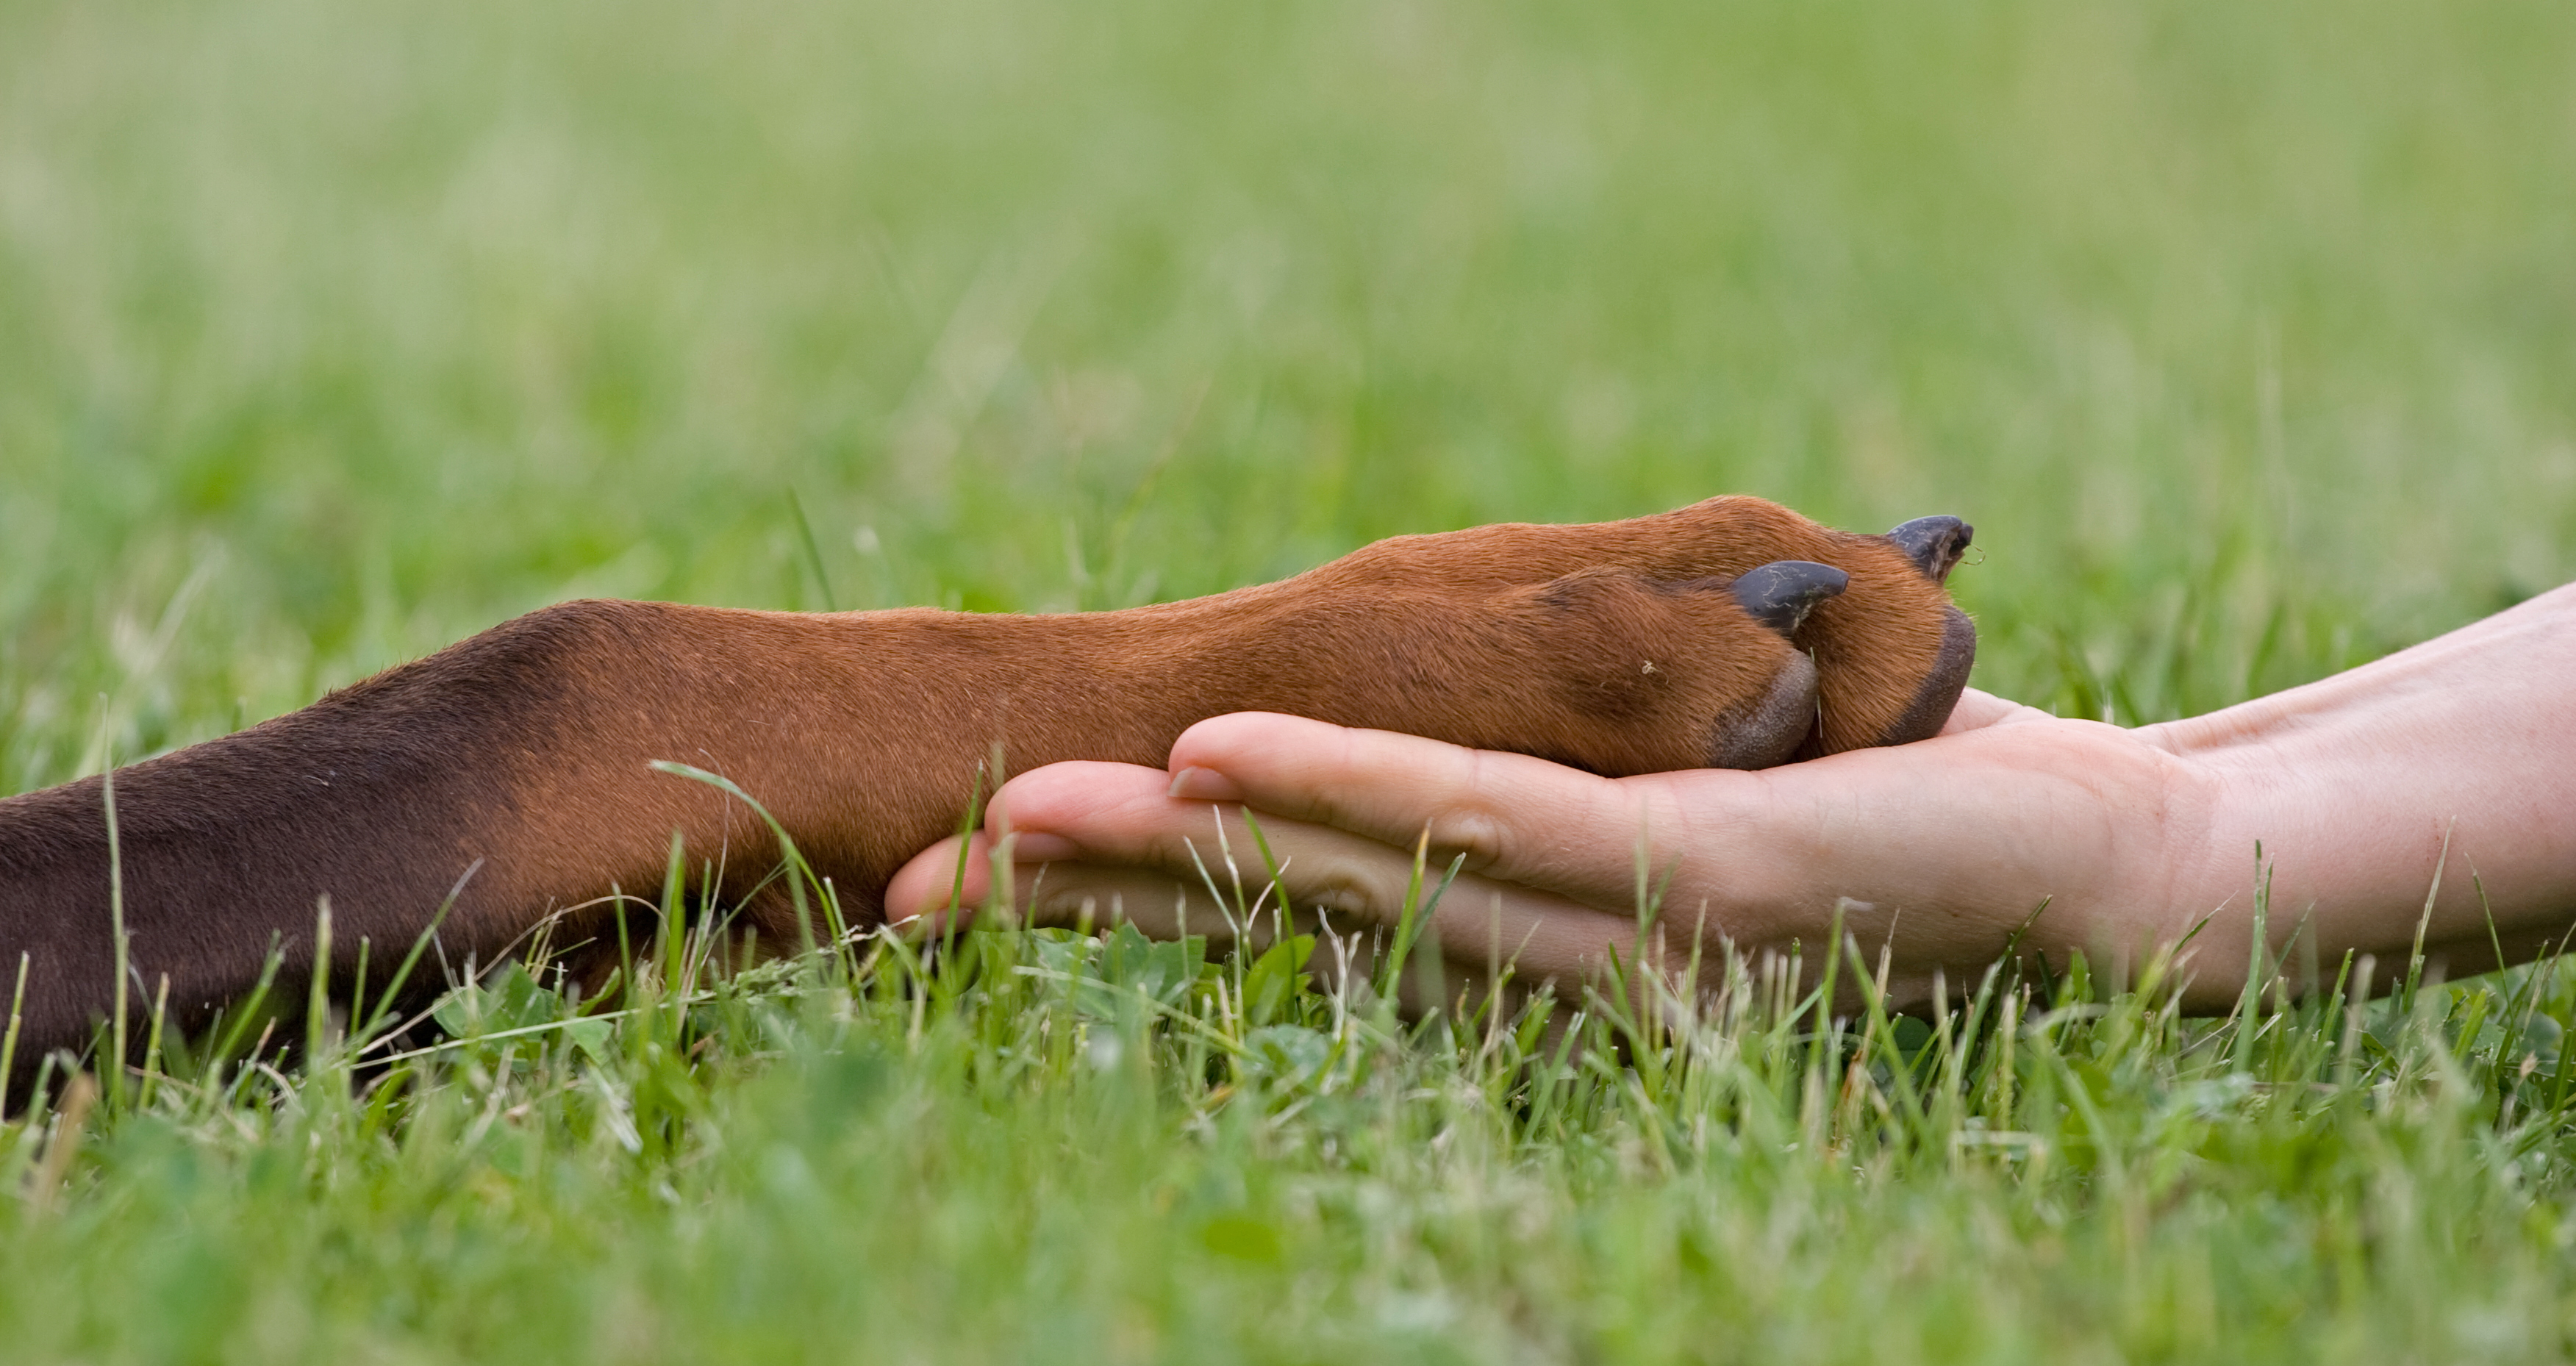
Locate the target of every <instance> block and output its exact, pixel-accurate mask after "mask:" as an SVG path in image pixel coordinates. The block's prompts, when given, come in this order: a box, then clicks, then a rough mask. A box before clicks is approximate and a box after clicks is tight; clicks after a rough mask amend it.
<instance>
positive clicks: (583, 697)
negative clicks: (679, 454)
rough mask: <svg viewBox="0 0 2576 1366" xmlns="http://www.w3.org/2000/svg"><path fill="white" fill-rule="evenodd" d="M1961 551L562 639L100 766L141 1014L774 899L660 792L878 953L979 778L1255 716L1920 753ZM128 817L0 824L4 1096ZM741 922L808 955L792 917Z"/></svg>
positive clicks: (1341, 568) (1618, 755) (1521, 740)
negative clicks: (895, 886)
mask: <svg viewBox="0 0 2576 1366" xmlns="http://www.w3.org/2000/svg"><path fill="white" fill-rule="evenodd" d="M1968 535H1969V529H1968V528H1967V527H1966V526H1965V525H1964V524H1963V523H1961V522H1959V521H1958V520H1957V519H1955V518H1949V517H1933V518H1923V519H1920V520H1918V521H1915V522H1909V523H1907V524H1905V525H1904V526H1902V527H1899V528H1897V529H1896V530H1895V531H1893V532H1890V533H1888V534H1886V535H1876V536H1872V535H1854V534H1848V533H1844V532H1838V531H1833V530H1829V529H1827V528H1825V527H1821V526H1818V525H1816V524H1815V523H1813V522H1810V521H1808V520H1806V519H1805V518H1803V517H1800V516H1798V515H1797V514H1795V513H1792V512H1790V511H1788V510H1786V509H1784V508H1781V507H1778V506H1776V505H1774V504H1771V503H1767V502H1764V501H1762V500H1760V499H1755V498H1742V497H1736V498H1716V499H1711V500H1709V501H1707V502H1703V503H1700V504H1697V505H1695V506H1692V507H1688V508H1684V509H1681V510H1679V511H1676V512H1670V513H1665V514H1662V515H1659V516H1651V517H1641V518H1636V519H1633V520H1630V521H1623V522H1609V523H1601V524H1597V525H1589V526H1534V525H1504V526H1486V527H1477V528H1474V529H1471V530H1466V531H1457V532H1450V533H1447V534H1442V535H1429V536H1403V537H1397V538H1395V539H1392V540H1387V541H1381V542H1378V543H1376V544H1374V545H1371V546H1367V547H1365V548H1363V549H1361V550H1359V551H1356V552H1354V553H1352V554H1350V555H1347V556H1345V557H1343V558H1341V559H1339V560H1335V561H1333V562H1332V563H1330V564H1327V565H1324V566H1322V567H1320V568H1318V569H1315V570H1312V571H1310V572H1308V573H1305V574H1301V575H1299V576H1297V577H1295V578H1292V579H1288V580H1285V581H1283V582H1279V583H1273V584H1266V585H1262V586H1260V587H1254V588H1244V589H1239V590H1236V591H1234V592H1230V593H1220V594H1217V595H1216V596H1213V597H1207V598H1199V599H1195V600H1192V601H1187V602H1176V603H1168V604H1164V605H1160V606H1153V607H1140V608H1136V609H1133V610H1129V611H1123V612H1101V613H1083V614H1069V615H1060V616H1002V615H978V614H966V613H956V612H940V611H930V610H918V609H907V610H899V611H885V612H854V613H842V614H836V615H819V614H818V615H807V614H797V613H781V612H751V611H732V610H724V609H718V608H707V607H686V606H676V605H671V604H666V603H647V602H597V601H594V602H571V603H565V604H562V605H560V606H556V607H550V608H546V609H544V610H542V611H538V612H534V613H531V614H529V615H527V616H524V617H521V618H519V619H517V620H515V621H511V622H507V623H504V624H503V625H500V626H497V627H495V628H493V629H491V630H489V631H486V632H484V633H482V634H481V635H478V636H475V637H473V638H472V639H469V640H466V641H464V642H462V643H460V644H457V645H454V646H451V647H449V648H447V649H445V650H442V651H440V652H438V653H437V654H434V655H431V656H430V657H428V658H426V659H422V660H419V661H416V662H414V663H410V664H405V665H402V666H400V667H398V668H394V669H389V670H387V671H386V672H384V673H382V674H379V675H377V676H376V677H373V678H370V679H367V680H366V681H364V682H361V683H358V684H355V685H353V686H351V687H348V688H345V689H342V690H341V691H338V692H335V693H333V694H331V695H330V696H328V697H325V698H323V699H322V700H321V701H319V702H317V703H315V704H313V705H312V706H310V707H307V708H305V709H304V710H302V711H298V712H294V713H292V714H290V715H286V716H281V717H278V718H277V719H275V720H273V721H268V722H266V723H263V724H261V725H258V726H254V727H251V728H250V729H248V730H244V731H242V732H240V733H238V734H234V735H230V736H226V737H224V738H222V739H219V740H211V741H208V742H206V743H204V744H200V745H196V746H192V747H190V748H187V749H183V750H180V751H177V752H175V753H172V754H168V755H165V756H162V757H160V758H157V759H153V760H150V761H147V762H144V763H139V764H136V765H133V766H131V767H129V768H124V769H120V770H118V771H117V772H116V773H115V774H114V775H113V779H114V801H115V807H116V813H117V818H118V833H119V857H118V864H119V869H120V872H121V877H122V888H123V890H122V904H123V912H124V916H125V922H126V925H127V927H128V932H129V943H130V946H131V962H132V964H133V970H134V973H135V976H136V979H137V980H138V981H139V982H141V983H158V982H159V981H160V979H162V978H163V977H164V976H165V975H166V977H167V979H168V991H169V1001H170V1005H171V1023H173V1024H174V1025H177V1026H180V1027H182V1028H193V1027H195V1026H196V1025H198V1024H200V1023H202V1022H203V1021H204V1020H205V1019H207V1018H208V1017H209V1016H211V1014H212V1013H213V1012H214V1011H215V1010H216V1009H217V1008H218V1007H219V1006H221V1005H222V1004H223V1003H224V1002H226V1001H228V1000H231V999H234V998H236V997H238V996H239V995H240V994H241V993H243V992H245V991H246V990H248V989H249V988H250V987H251V986H252V985H253V984H254V983H255V982H256V981H257V979H258V977H259V974H260V972H261V969H262V966H263V963H264V961H265V959H266V956H267V955H268V953H269V952H270V950H271V946H272V944H273V943H274V944H277V945H280V946H282V949H283V954H284V959H283V968H282V971H281V974H280V977H279V980H278V982H277V987H278V990H277V992H276V994H275V996H274V997H272V999H282V1000H286V1001H300V1000H301V999H302V998H303V987H302V986H301V985H299V983H300V982H301V981H306V980H309V977H310V974H311V972H312V968H313V945H314V927H315V911H316V905H317V902H318V900H319V899H320V898H322V897H324V896H328V898H329V900H330V906H331V911H332V917H333V922H334V926H335V933H334V936H333V943H334V945H335V949H334V952H333V964H332V967H333V976H334V979H335V980H345V978H346V975H347V974H348V973H350V972H351V971H353V970H354V969H355V968H356V965H357V952H358V945H359V942H360V941H361V940H362V939H364V940H368V941H372V944H373V945H374V947H375V953H374V955H373V959H372V961H373V963H374V964H375V965H376V967H377V968H378V969H379V975H381V969H382V968H383V967H384V966H385V964H386V963H387V962H388V960H390V959H393V958H396V957H398V956H399V950H401V949H403V948H407V947H408V946H409V945H411V944H412V943H413V942H415V941H416V940H417V939H418V938H419V936H420V935H421V934H422V933H423V932H424V931H425V930H426V928H427V927H428V926H429V924H430V923H431V920H432V918H433V916H434V915H436V913H437V912H438V909H439V907H440V906H441V904H442V903H444V902H447V901H448V900H449V899H450V898H451V896H452V897H453V906H452V908H451V909H450V911H449V913H448V915H447V918H446V919H445V921H444V923H443V924H442V925H441V928H440V936H441V942H442V944H443V946H444V948H445V951H446V953H447V954H448V956H449V957H450V958H451V960H455V961H462V960H463V959H464V958H465V957H467V956H473V957H475V958H476V959H477V960H478V961H484V962H489V961H491V960H492V958H493V956H494V955H496V954H498V953H501V952H504V951H506V949H507V947H508V946H509V945H511V944H513V943H514V942H518V941H519V940H520V939H521V937H522V936H523V934H524V933H525V932H526V931H527V930H528V929H529V928H530V927H531V926H532V925H533V924H535V923H536V922H537V921H538V920H539V919H540V918H541V917H543V916H545V915H547V914H549V913H552V912H557V911H561V910H563V909H564V908H571V907H582V906H584V905H586V904H588V905H591V906H593V907H594V909H592V910H589V911H576V912H574V914H573V917H572V918H573V920H574V921H575V922H576V923H573V924H571V925H569V926H568V927H567V932H568V933H570V934H571V935H573V936H574V937H576V938H578V937H580V936H581V935H582V934H584V933H586V932H589V931H596V930H598V929H600V928H602V926H603V925H604V924H605V916H606V915H607V914H608V912H607V911H606V910H605V909H599V908H597V900H596V899H597V898H599V897H601V896H602V895H604V894H606V893H608V892H609V891H610V890H611V889H612V888H623V889H626V890H628V891H638V890H642V891H646V892H649V891H650V890H652V889H655V888H658V887H659V886H660V885H661V882H662V878H663V875H664V869H665V866H666V860H667V859H668V857H669V850H670V841H671V838H672V835H673V832H675V831H676V832H678V834H679V836H680V838H681V839H682V840H683V841H684V842H685V844H686V846H687V848H688V849H689V850H690V851H691V852H692V856H693V862H699V863H700V866H704V867H713V866H717V860H716V859H715V855H716V853H717V851H721V852H722V858H721V861H720V866H721V868H722V869H723V873H722V877H721V880H722V882H723V884H724V885H722V886H719V887H717V888H714V889H712V890H714V891H716V892H718V893H719V894H721V895H726V896H740V895H742V894H744V893H745V892H746V891H748V890H749V889H751V888H752V887H753V886H754V884H756V883H758V882H759V881H761V879H762V878H763V877H765V876H766V875H767V874H768V873H769V871H770V870H771V869H772V868H773V867H774V866H775V864H776V860H777V857H778V850H777V847H776V842H775V840H774V839H773V838H772V837H771V835H770V833H769V831H768V829H767V828H766V826H764V825H763V824H762V823H761V822H760V821H759V820H757V819H756V818H753V817H752V816H751V814H750V813H749V812H748V811H747V810H746V809H745V808H744V807H743V806H742V805H741V804H740V803H739V802H736V801H734V800H732V799H730V798H728V797H727V796H725V795H724V794H723V793H721V792H719V791H717V790H716V789H714V788H712V787H710V786H708V785H706V784H704V783H700V782H693V781H689V780H687V779H684V778H680V777H675V776H671V775H670V774H668V773H666V772H663V771H658V770H656V769H655V768H653V767H652V764H653V762H654V761H657V760H669V761H677V762H680V763H685V764H690V765H694V766H696V767H698V768H702V769H706V770H710V771H712V772H715V773H719V774H722V775H724V776H726V777H728V778H730V779H732V780H733V781H734V782H735V783H736V784H738V785H739V786H740V787H741V788H742V789H743V790H744V791H746V792H748V793H750V794H751V795H752V796H753V797H755V798H756V799H757V800H759V801H760V802H761V803H763V804H764V805H765V806H766V807H767V808H768V809H769V810H770V811H771V812H772V813H774V814H775V816H776V817H777V819H778V820H779V822H780V823H781V824H782V825H783V826H784V827H785V828H786V830H787V831H788V832H789V834H790V835H791V836H792V837H793V838H794V839H795V841H796V843H797V845H798V847H799V849H800V850H801V851H802V852H803V854H804V855H805V857H806V858H807V860H808V861H809V862H810V863H811V864H812V865H813V867H814V869H815V870H816V871H817V872H819V873H821V874H823V875H825V876H828V877H830V878H832V879H833V882H834V884H835V887H836V888H837V890H838V892H839V894H840V896H841V899H842V902H843V905H844V907H845V908H846V909H847V910H848V912H849V913H850V914H852V915H853V916H854V917H856V918H858V919H859V921H860V922H861V923H869V922H871V921H872V920H873V919H874V918H876V917H879V916H881V914H882V906H881V902H882V898H883V892H884V888H885V884H886V882H887V880H888V879H889V878H890V877H891V876H892V875H893V873H894V871H895V870H896V869H897V868H898V867H900V866H901V865H902V863H903V862H904V860H905V859H906V858H908V857H910V856H911V855H912V854H913V853H914V852H916V851H918V850H919V849H921V848H923V847H924V846H926V845H928V844H929V843H931V842H932V841H934V840H936V839H937V838H939V837H940V836H941V835H942V834H943V833H946V832H949V831H951V830H953V829H955V827H956V825H957V822H958V819H959V816H960V814H961V811H962V810H963V808H964V805H965V803H966V801H967V800H968V796H967V794H968V791H969V788H970V786H971V785H972V784H973V782H974V781H975V776H974V775H975V773H976V768H977V764H978V762H979V761H980V760H983V759H984V758H985V757H986V756H988V755H990V754H992V753H993V752H994V748H995V746H996V745H999V746H1000V747H1001V752H1002V753H1003V754H1005V755H1006V756H1007V759H1008V763H1009V766H1010V768H1011V769H1012V770H1013V771H1020V770H1025V769H1029V768H1034V767H1037V766H1039V765H1042V764H1047V763H1052V762H1055V761H1057V760H1063V759H1104V760H1123V761H1126V762H1130V763H1138V764H1153V765H1160V764H1161V763H1163V762H1164V760H1165V758H1166V757H1167V756H1168V754H1169V752H1170V749H1171V745H1172V742H1173V741H1174V740H1175V739H1176V738H1177V737H1178V736H1179V735H1180V733H1181V731H1182V730H1183V729H1185V728H1186V727H1188V726H1189V725H1190V724H1191V723H1192V722H1195V721H1198V720H1201V719H1203V718H1206V717H1210V716H1216V715H1220V714H1223V713H1226V712H1231V711H1242V710H1267V711H1281V712H1292V713H1296V714H1299V715H1304V716H1310V717H1316V718H1319V719H1322V720H1326V721H1333V722H1338V723H1341V724H1344V725H1351V726H1366V727H1374V728H1382V729H1388V730H1398V731H1407V732H1411V733H1414V734H1418V735H1426V736H1431V737H1434V738H1437V739H1442V740H1448V741H1452V742H1455V743H1458V744H1462V745H1471V746H1476V747H1480V748H1489V749H1507V750H1517V751H1521V752H1524V753H1528V754H1534V755H1538V756H1541V757H1544V758H1548V759H1553V760H1557V761H1559V762H1562V763H1567V764H1573V765H1577V766H1580V767H1583V768H1586V769H1590V770H1592V771H1594V772H1598V773H1603V774H1610V775H1623V774H1633V773H1644V772H1654V771H1661V770H1669V769H1679V768H1692V767H1703V766H1720V767H1739V768H1756V767H1763V766H1766V765H1768V764H1772V763H1778V762H1782V761H1784V760H1787V759H1790V758H1793V757H1801V758H1803V757H1813V756H1818V755H1825V754H1832V753H1836V752H1839V751H1842V750H1848V749H1853V748H1857V747H1861V746H1867V745H1885V744H1897V743H1902V742H1905V741H1908V740H1915V739H1920V738H1923V737H1925V736H1929V735H1931V734H1933V733H1935V732H1937V731H1938V730H1939V729H1940V727H1941V725H1942V723H1943V722H1944V721H1945V720H1946V719H1947V718H1948V716H1949V713H1950V709H1951V707H1952V705H1953V704H1954V703H1955V702H1956V701H1957V699H1958V696H1959V692H1960V690H1961V688H1962V687H1963V686H1964V685H1965V683H1966V680H1967V674H1968V669H1969V665H1970V662H1971V660H1972V658H1973V656H1974V653H1975V641H1976V634H1975V630H1974V628H1973V627H1972V626H1971V625H1970V624H1969V622H1968V619H1967V618H1966V617H1965V616H1964V615H1962V614H1961V613H1960V612H1959V611H1958V610H1957V609H1956V608H1955V607H1953V606H1951V605H1950V602H1949V599H1948V597H1947V595H1946V593H1945V591H1944V589H1943V582H1944V580H1945V579H1946V577H1947V575H1948V573H1949V570H1950V568H1951V566H1952V565H1953V564H1954V563H1955V562H1956V560H1957V558H1958V555H1959V553H1960V551H1961V550H1962V549H1963V548H1964V547H1965V546H1966V544H1967V540H1968ZM106 799H107V794H106V793H105V792H103V791H102V780H101V779H99V778H87V779H83V780H81V781H79V782H74V783H68V784H65V785H63V786H60V787H55V788H50V789H47V790H45V791H41V792H34V793H29V794H26V795H23V796H18V797H12V798H9V799H7V800H5V801H0V969H5V968H7V967H9V966H11V965H14V963H15V961H16V960H17V959H18V957H19V955H20V954H21V953H24V954H25V955H27V958H28V963H29V972H28V977H27V1001H26V1013H25V1023H24V1031H25V1032H24V1037H23V1039H22V1043H21V1051H20V1053H19V1057H20V1059H21V1060H26V1059H30V1058H33V1057H35V1056H37V1055H39V1054H41V1053H42V1052H44V1051H45V1050H50V1049H56V1048H63V1047H79V1046H81V1045H82V1044H83V1043H85V1042H86V1041H87V1040H88V1039H89V1037H90V1036H91V1031H92V1030H93V1028H94V1027H95V1022H96V1021H97V1020H98V1019H99V1017H100V1016H101V1014H102V1013H103V1012H104V1011H106V1010H107V1009H108V1007H109V1003H110V1002H111V1001H112V999H113V995H114V981H115V966H114V964H115V945H114V943H113V936H112V933H111V930H110V859H109V845H108V832H107V824H106V820H105V810H106ZM469 870H470V872H471V875H470V876H468V873H469ZM460 879H462V883H461V886H460ZM747 913H748V914H749V916H750V918H751V922H752V923H753V924H754V925H755V926H756V927H757V929H758V932H759V933H760V934H761V935H762V936H763V938H764V939H765V940H766V942H770V943H773V944H793V943H795V942H797V927H796V926H795V925H794V923H793V921H792V919H782V917H785V916H787V914H788V913H787V912H786V910H785V907H784V906H783V905H779V904H770V902H769V900H768V899H765V898H754V899H753V901H752V903H751V904H750V906H749V907H748V908H747ZM585 915H587V916H591V917H593V920H594V922H595V923H587V924H585V923H581V921H582V917H583V916H585ZM558 937H559V938H560V937H561V936H558ZM146 999H149V997H148V996H147V997H146Z"/></svg>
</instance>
